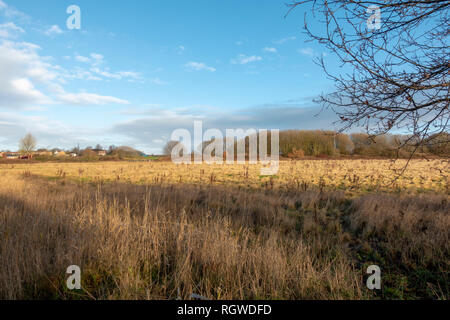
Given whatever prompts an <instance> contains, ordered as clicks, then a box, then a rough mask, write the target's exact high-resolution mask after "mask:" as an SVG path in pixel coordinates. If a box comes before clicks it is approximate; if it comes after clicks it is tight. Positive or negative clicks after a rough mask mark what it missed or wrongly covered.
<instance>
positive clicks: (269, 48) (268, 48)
mask: <svg viewBox="0 0 450 320" xmlns="http://www.w3.org/2000/svg"><path fill="white" fill-rule="evenodd" d="M263 51H264V52H272V53H276V52H277V49H276V48H272V47H265V48H264V49H263Z"/></svg>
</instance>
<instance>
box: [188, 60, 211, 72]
mask: <svg viewBox="0 0 450 320" xmlns="http://www.w3.org/2000/svg"><path fill="white" fill-rule="evenodd" d="M185 67H186V69H189V70H193V71H202V70H206V71H210V72H215V71H216V69H215V68H213V67H208V66H207V65H206V64H204V63H203V62H188V63H186V64H185Z"/></svg>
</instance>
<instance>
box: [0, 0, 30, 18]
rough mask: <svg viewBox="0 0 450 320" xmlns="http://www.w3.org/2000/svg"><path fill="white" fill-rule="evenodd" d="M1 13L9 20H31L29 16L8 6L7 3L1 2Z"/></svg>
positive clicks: (0, 0)
mask: <svg viewBox="0 0 450 320" xmlns="http://www.w3.org/2000/svg"><path fill="white" fill-rule="evenodd" d="M0 13H2V14H3V15H5V16H6V17H7V18H17V19H19V20H21V21H26V20H29V17H28V15H26V14H25V13H23V12H21V11H19V10H17V9H15V8H13V7H11V6H9V5H7V4H6V3H5V2H3V1H2V0H0Z"/></svg>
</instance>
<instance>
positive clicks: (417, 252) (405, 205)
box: [0, 173, 450, 299]
mask: <svg viewBox="0 0 450 320" xmlns="http://www.w3.org/2000/svg"><path fill="white" fill-rule="evenodd" d="M0 178H1V179H2V184H1V186H0V239H1V240H0V298H2V299H18V298H20V299H42V298H46V299H93V298H95V299H175V298H177V297H178V296H180V297H182V298H188V297H189V296H190V295H191V294H192V293H195V294H200V295H202V296H205V297H208V298H212V299H367V298H395V299H403V298H433V299H447V298H448V295H449V288H448V283H449V279H448V270H449V265H448V264H449V262H448V261H450V260H449V243H450V242H449V230H450V216H449V212H450V210H449V209H450V204H449V203H448V196H446V195H422V196H417V197H406V196H398V195H397V196H393V195H388V194H369V195H364V196H360V197H358V198H353V199H348V198H347V197H346V196H345V194H344V192H342V191H324V192H320V191H318V190H306V191H300V190H290V191H282V190H277V189H274V190H269V189H267V190H263V189H261V190H252V189H246V188H232V187H229V186H217V185H216V186H214V185H212V183H211V184H208V183H207V184H204V185H203V186H201V185H189V184H185V185H183V184H179V185H161V184H153V185H136V184H131V183H122V182H109V183H103V182H98V183H93V182H73V181H71V180H68V179H66V178H65V175H64V174H59V178H58V179H56V180H54V179H53V180H49V179H48V178H42V177H36V176H33V175H31V174H30V173H26V174H24V175H22V176H15V175H5V174H4V175H3V176H1V177H0ZM73 264H75V265H79V266H80V267H81V270H82V285H83V289H82V290H81V291H68V290H67V289H66V286H65V280H66V277H67V275H66V274H65V271H66V268H67V267H68V266H69V265H73ZM371 264H378V265H379V266H380V267H381V270H382V272H383V273H382V279H383V290H381V291H379V292H375V293H374V292H371V291H369V290H368V289H367V288H366V287H365V270H366V268H367V266H368V265H371Z"/></svg>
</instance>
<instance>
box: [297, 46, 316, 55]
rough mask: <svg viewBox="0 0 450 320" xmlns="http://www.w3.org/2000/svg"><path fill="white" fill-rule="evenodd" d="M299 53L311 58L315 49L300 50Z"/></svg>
mask: <svg viewBox="0 0 450 320" xmlns="http://www.w3.org/2000/svg"><path fill="white" fill-rule="evenodd" d="M297 52H298V53H300V54H303V55H305V56H309V57H312V56H314V49H313V48H310V47H308V48H302V49H298V50H297Z"/></svg>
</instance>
